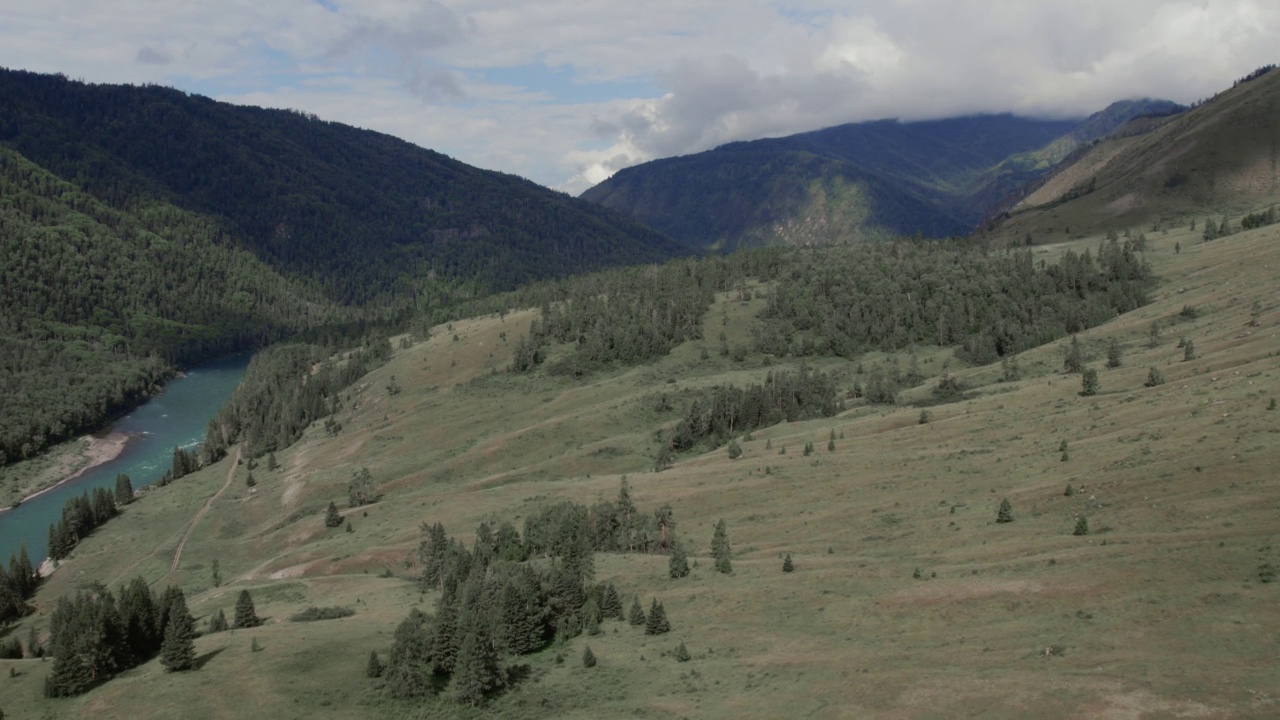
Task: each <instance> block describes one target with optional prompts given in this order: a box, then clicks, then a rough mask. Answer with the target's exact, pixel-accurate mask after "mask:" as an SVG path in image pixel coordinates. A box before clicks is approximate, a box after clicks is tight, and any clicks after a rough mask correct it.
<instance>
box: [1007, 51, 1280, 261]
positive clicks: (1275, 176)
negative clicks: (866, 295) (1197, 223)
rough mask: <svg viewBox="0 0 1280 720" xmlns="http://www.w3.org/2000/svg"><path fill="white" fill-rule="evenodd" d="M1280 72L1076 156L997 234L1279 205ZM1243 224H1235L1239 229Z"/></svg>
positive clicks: (1060, 231)
mask: <svg viewBox="0 0 1280 720" xmlns="http://www.w3.org/2000/svg"><path fill="white" fill-rule="evenodd" d="M1278 158H1280V73H1277V72H1275V71H1270V72H1265V73H1263V74H1261V75H1258V76H1255V77H1251V78H1250V79H1249V80H1247V81H1242V82H1239V83H1237V84H1236V86H1235V87H1233V88H1232V89H1230V90H1228V91H1225V92H1223V93H1220V94H1219V95H1218V96H1216V97H1215V98H1213V99H1212V100H1210V101H1208V102H1205V103H1203V104H1201V105H1199V106H1198V107H1196V108H1195V109H1193V110H1190V111H1188V112H1186V113H1183V114H1181V115H1177V116H1173V117H1168V118H1160V119H1150V118H1142V119H1139V120H1135V121H1133V122H1131V123H1129V124H1128V125H1125V126H1123V127H1122V128H1120V129H1119V131H1117V132H1116V133H1115V134H1114V135H1113V136H1112V137H1110V138H1108V139H1106V140H1103V141H1101V142H1099V143H1097V144H1096V145H1094V146H1092V147H1091V148H1090V149H1089V150H1088V151H1087V152H1084V153H1081V154H1080V155H1078V156H1077V157H1074V158H1071V160H1070V161H1069V162H1067V163H1066V164H1065V165H1064V167H1062V168H1061V169H1059V170H1058V171H1056V173H1055V175H1054V176H1053V177H1052V179H1050V180H1049V181H1048V182H1047V183H1045V185H1044V186H1043V187H1041V188H1038V189H1036V190H1035V192H1033V193H1031V194H1029V195H1028V196H1027V197H1025V198H1024V199H1023V200H1022V201H1021V202H1020V203H1019V204H1018V205H1017V206H1016V207H1015V208H1013V210H1012V211H1011V212H1009V213H1008V214H1006V215H1005V216H1003V217H1001V218H999V219H998V220H997V222H996V223H993V225H992V227H991V228H990V229H991V230H992V231H993V232H994V233H995V234H996V235H998V236H1000V237H1003V238H1006V239H1008V238H1025V237H1026V236H1027V235H1030V236H1031V237H1032V238H1033V240H1035V241H1044V240H1061V239H1063V238H1064V237H1068V236H1074V235H1076V234H1080V233H1087V232H1093V231H1099V230H1107V229H1120V228H1127V227H1136V226H1139V225H1146V224H1151V225H1153V226H1161V225H1164V226H1167V225H1169V224H1171V223H1183V222H1186V221H1187V219H1188V218H1189V217H1195V216H1198V215H1201V214H1204V213H1206V212H1208V213H1211V214H1214V215H1215V216H1217V215H1222V216H1226V217H1227V219H1228V220H1230V219H1231V217H1230V216H1231V215H1232V214H1238V213H1240V212H1244V211H1248V210H1251V209H1254V208H1257V207H1259V206H1263V205H1266V204H1268V203H1274V202H1277V201H1280V172H1278V170H1277V160H1278ZM1238 222H1239V218H1236V223H1237V224H1238Z"/></svg>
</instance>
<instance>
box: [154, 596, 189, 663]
mask: <svg viewBox="0 0 1280 720" xmlns="http://www.w3.org/2000/svg"><path fill="white" fill-rule="evenodd" d="M182 609H183V611H185V610H186V603H183V608H182ZM195 661H196V645H195V641H194V638H193V633H192V630H191V623H190V616H189V615H188V616H187V617H185V618H184V617H183V613H181V612H174V611H173V610H170V612H169V624H168V626H167V627H165V629H164V642H163V643H162V644H161V645H160V664H161V665H163V666H164V669H165V670H167V671H169V672H181V671H184V670H190V669H191V668H193V667H194V666H195Z"/></svg>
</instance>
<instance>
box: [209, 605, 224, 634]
mask: <svg viewBox="0 0 1280 720" xmlns="http://www.w3.org/2000/svg"><path fill="white" fill-rule="evenodd" d="M226 629H227V614H226V613H225V612H223V611H222V608H218V612H216V613H214V614H213V615H211V616H210V617H209V633H210V634H212V633H219V632H223V631H224V630H226Z"/></svg>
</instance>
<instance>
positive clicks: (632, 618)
mask: <svg viewBox="0 0 1280 720" xmlns="http://www.w3.org/2000/svg"><path fill="white" fill-rule="evenodd" d="M627 620H628V621H629V622H630V623H631V624H632V625H644V624H645V621H646V618H645V616H644V608H641V607H640V598H639V597H636V598H633V599H632V600H631V610H630V611H628V612H627Z"/></svg>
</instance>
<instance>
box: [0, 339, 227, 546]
mask: <svg viewBox="0 0 1280 720" xmlns="http://www.w3.org/2000/svg"><path fill="white" fill-rule="evenodd" d="M249 357H250V356H249V355H248V354H244V355H235V356H232V357H228V358H224V359H222V360H219V361H217V362H213V363H210V364H208V365H202V366H200V367H197V368H193V369H191V370H188V371H187V372H186V373H185V374H184V375H182V376H180V377H178V378H177V379H175V380H173V381H172V382H170V383H169V384H167V385H165V387H164V392H162V393H160V394H159V395H156V396H155V397H153V398H151V399H150V400H148V401H147V402H146V403H144V404H143V405H141V406H139V407H138V408H137V409H135V410H134V411H133V412H131V413H129V414H128V415H125V416H124V417H122V418H120V419H119V420H117V421H116V422H115V423H113V424H112V425H111V427H110V429H109V432H112V433H122V434H124V435H126V436H128V438H129V440H128V443H127V444H126V445H125V447H124V450H123V451H122V452H121V453H120V455H119V456H118V457H116V458H115V459H114V460H111V461H109V462H106V463H103V464H102V465H98V466H97V467H94V468H91V469H89V470H87V471H85V472H84V473H83V474H81V475H79V476H78V477H76V478H74V479H73V480H71V481H69V482H66V483H63V484H62V485H59V486H58V487H56V488H53V489H52V490H49V491H48V492H45V493H43V494H41V495H38V496H36V497H33V498H30V499H28V500H26V501H25V502H23V503H22V504H21V505H19V506H18V507H16V508H13V509H10V510H6V511H4V512H2V513H0V560H3V561H5V562H7V561H8V558H9V554H10V553H16V552H17V551H18V547H19V545H20V544H21V543H26V545H27V553H28V554H29V555H30V556H31V561H32V562H33V563H35V564H39V563H40V561H42V560H44V558H45V557H46V556H47V555H48V551H49V524H50V523H54V522H57V521H58V520H59V518H61V517H62V506H63V505H64V504H65V503H66V502H67V500H68V499H69V498H71V497H74V496H76V495H79V494H81V493H83V492H85V491H86V490H88V491H90V492H92V491H93V489H94V488H97V487H105V488H109V489H111V490H114V489H115V483H116V475H118V474H119V473H125V474H126V475H128V476H129V478H130V479H131V480H132V482H133V487H134V489H135V490H137V489H138V488H140V487H143V486H144V485H149V484H151V483H153V482H155V481H156V480H159V479H160V476H162V475H163V474H164V472H165V470H167V469H168V468H169V466H170V464H171V462H172V458H173V448H174V447H188V448H189V447H191V446H193V445H195V444H197V443H199V442H200V441H201V439H203V438H204V432H205V428H206V427H207V426H208V424H209V421H210V420H212V419H213V416H214V415H215V414H217V412H218V409H219V408H221V407H222V405H223V403H225V402H226V401H227V398H229V397H230V396H231V391H232V390H234V389H235V387H236V385H238V384H239V383H240V378H241V377H243V376H244V370H245V367H246V366H247V365H248V363H249ZM144 502H145V500H144ZM195 510H196V508H192V512H195ZM113 522H123V520H119V519H117V520H114V521H113Z"/></svg>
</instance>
